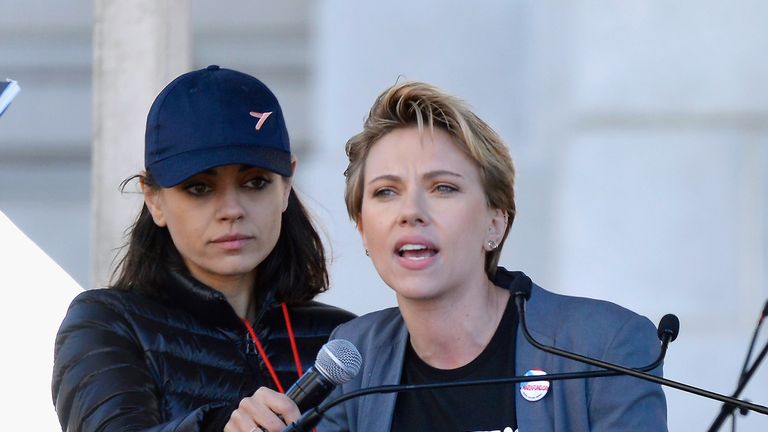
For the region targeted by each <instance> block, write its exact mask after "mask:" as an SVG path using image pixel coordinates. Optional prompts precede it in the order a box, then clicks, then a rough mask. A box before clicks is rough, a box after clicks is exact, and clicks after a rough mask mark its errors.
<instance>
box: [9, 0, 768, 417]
mask: <svg viewBox="0 0 768 432" xmlns="http://www.w3.org/2000/svg"><path fill="white" fill-rule="evenodd" d="M192 5H193V32H194V40H193V47H194V53H193V60H194V63H195V66H205V65H207V64H210V63H218V64H221V65H225V66H230V67H235V68H239V69H243V70H245V71H247V72H250V73H252V74H254V75H256V76H259V77H260V78H262V79H264V81H265V82H267V83H268V84H269V85H270V86H271V87H272V88H273V89H274V90H275V92H276V93H277V94H278V96H279V97H280V99H281V101H282V102H283V104H284V106H285V107H284V108H285V111H286V115H287V116H288V122H289V128H290V129H291V133H292V138H293V140H294V143H295V147H296V149H297V153H298V156H299V159H300V166H299V173H298V175H297V181H298V187H299V189H300V191H301V192H303V193H304V196H305V198H306V200H307V202H308V204H309V205H310V207H311V208H312V209H313V211H314V212H315V214H316V215H317V216H318V217H319V219H320V220H321V222H322V225H323V227H324V228H325V229H326V231H327V232H328V236H329V238H330V241H331V244H332V248H333V249H332V250H333V256H334V264H333V267H332V277H333V288H332V290H331V291H330V292H329V293H327V294H325V295H324V296H323V297H322V299H323V300H324V301H327V302H330V303H334V304H338V305H341V306H344V307H348V308H349V309H351V310H354V311H355V312H358V313H364V312H367V311H369V310H373V309H377V308H381V307H385V306H389V305H392V304H394V299H393V296H392V295H391V292H390V291H389V289H388V288H386V287H385V286H383V284H382V283H381V282H379V280H378V278H377V277H376V274H375V272H374V270H373V267H372V266H371V265H370V263H369V262H368V260H367V258H366V257H365V255H364V253H363V251H362V247H361V245H360V241H359V239H358V237H357V234H356V232H355V230H354V227H353V226H352V225H351V223H350V222H349V221H348V220H347V217H346V214H345V213H344V206H343V202H342V188H343V176H342V172H343V170H344V168H345V166H346V164H345V157H344V154H343V145H344V142H345V141H346V139H347V138H348V137H349V136H350V135H352V134H353V133H355V132H357V131H358V130H359V129H360V127H361V125H362V121H363V118H364V116H365V114H366V112H367V109H368V108H369V107H370V105H371V103H372V102H373V99H374V98H375V96H376V95H377V94H378V93H379V92H380V91H381V90H382V89H384V88H385V87H386V86H389V85H390V84H392V83H394V82H395V81H396V80H398V79H416V80H424V81H429V82H431V83H434V84H436V85H438V86H441V87H443V88H444V89H445V90H447V91H449V92H451V93H454V94H456V95H458V96H461V97H462V98H464V99H465V100H467V101H468V102H469V103H470V104H471V105H472V106H473V107H474V108H475V111H476V112H477V113H478V114H479V115H480V116H481V117H483V118H484V119H486V120H487V121H489V123H491V124H492V125H493V126H494V127H495V128H496V129H497V130H498V131H499V132H500V134H501V135H502V136H503V137H504V138H505V139H506V140H507V141H508V143H509V146H510V149H511V151H512V154H513V157H514V159H515V161H516V164H517V168H518V191H517V192H518V208H519V216H518V218H517V220H516V221H515V224H514V226H513V229H512V234H511V237H510V239H509V241H508V242H507V246H506V248H505V252H504V254H503V258H502V262H503V264H504V265H506V266H507V267H509V268H514V269H521V270H524V271H526V272H527V273H528V274H529V275H531V276H532V277H533V278H534V280H536V281H537V282H539V283H540V284H541V285H543V286H545V287H547V288H549V289H551V290H553V291H558V292H563V293H569V294H578V295H586V296H595V297H600V298H605V299H609V300H612V301H615V302H618V303H621V304H622V305H624V306H627V307H629V308H631V309H633V310H635V311H637V312H639V313H642V314H644V315H646V316H648V317H649V318H651V320H653V321H658V319H659V318H660V317H661V316H662V315H663V314H664V313H667V312H674V313H676V314H678V315H679V316H680V318H681V321H682V330H681V335H680V337H679V338H678V340H677V341H676V342H675V343H673V344H672V346H671V347H670V353H669V356H668V360H667V363H666V375H667V377H669V378H672V379H675V380H679V381H684V382H686V383H690V384H693V385H697V386H702V387H705V388H707V389H710V390H714V391H718V392H722V393H730V392H731V391H732V390H733V389H734V387H735V382H736V377H737V374H738V371H739V369H740V367H741V362H742V361H743V357H744V355H745V353H746V348H747V344H748V342H749V338H750V337H751V332H752V328H753V325H754V322H755V320H756V319H757V316H758V313H759V312H760V310H761V309H762V307H763V304H764V302H765V301H766V299H767V298H768V198H766V196H768V60H766V56H765V52H766V47H767V42H766V41H768V26H766V25H765V23H766V22H768V4H766V3H765V2H762V1H760V0H734V1H730V2H722V1H716V0H699V1H693V0H681V1H677V2H666V1H661V0H649V1H645V2H611V1H607V0H602V1H599V0H592V1H587V0H571V1H559V2H555V1H531V0H527V1H523V0H515V1H508V0H494V1H492V0H487V1H483V2H472V3H469V2H459V1H455V0H450V1H449V0H444V1H435V0H433V1H421V2H412V1H411V2H409V1H404V0H394V1H390V2H387V3H373V2H365V3H364V2H343V1H338V0H326V1H309V0H303V1H296V0H293V1H287V2H279V4H278V3H277V2H248V1H230V2H225V3H222V2H213V1H209V0H193V2H192ZM0 8H1V9H2V10H3V11H4V13H3V14H2V15H0V78H4V76H3V75H7V76H12V77H14V78H16V79H18V80H19V82H20V83H21V85H22V88H23V90H22V93H21V94H20V95H19V97H18V99H17V101H15V102H14V104H13V105H12V106H11V107H10V108H9V110H8V112H7V113H6V114H5V115H4V116H3V117H2V118H0V210H2V211H3V212H5V214H6V215H8V216H9V217H10V218H11V219H12V220H13V221H14V223H15V224H16V225H18V226H19V227H20V228H21V229H22V230H23V231H24V232H25V233H26V234H27V235H29V236H30V237H31V238H32V239H33V240H34V241H35V242H37V243H38V244H39V245H40V246H41V247H42V248H43V250H45V251H46V252H47V253H48V254H49V255H50V256H51V257H53V258H54V259H55V260H56V261H57V262H58V263H59V264H61V265H62V267H64V269H66V270H67V271H68V272H69V273H70V274H72V275H73V277H74V278H75V279H76V280H77V281H78V282H80V284H81V285H83V286H90V285H91V282H90V281H88V280H87V279H88V273H89V271H88V268H87V266H88V253H89V251H88V244H89V243H88V232H89V221H88V217H89V214H90V213H89V198H88V191H89V190H90V185H89V174H88V173H89V170H90V154H89V148H90V130H91V129H90V128H91V124H90V119H91V115H90V109H91V108H90V103H89V102H90V94H89V91H90V90H89V86H90V31H91V25H92V22H91V20H92V3H91V2H90V1H86V0H66V1H63V2H53V3H50V2H45V1H43V0H27V1H25V2H23V3H18V2H13V1H11V0H0ZM126 67H131V65H126ZM137 145H139V146H141V145H142V144H141V143H137ZM116 187H117V185H115V188H116ZM116 246H117V245H116ZM11 260H12V258H10V259H5V260H4V261H3V262H0V272H6V271H7V269H8V268H10V266H16V265H18V263H16V262H13V261H11ZM9 261H10V262H9ZM41 289H43V288H41ZM45 289H48V288H45ZM54 318H56V319H60V318H59V317H51V320H52V321H55V319H54ZM0 320H2V322H0V325H2V326H4V327H7V326H10V325H18V323H16V322H15V321H9V320H8V319H7V318H6V317H4V318H0ZM53 325H55V323H54V324H53ZM761 343H765V337H763V338H762V341H761ZM17 351H19V352H21V348H20V347H17ZM2 364H3V367H4V368H7V367H9V365H10V363H7V362H6V361H4V362H3V363H2ZM766 370H768V366H765V365H764V366H763V368H761V370H760V371H759V372H758V374H757V375H756V376H755V377H754V378H753V382H752V384H751V385H750V386H749V387H748V388H747V390H746V392H745V393H744V395H743V396H744V397H747V398H750V399H752V400H753V401H755V402H758V403H761V404H764V405H765V404H768V386H766V385H765V383H766V379H767V377H768V371H766ZM29 373H32V374H35V375H36V376H39V375H46V374H48V375H49V374H50V371H49V370H35V371H29ZM44 391H46V392H47V391H48V389H47V388H46V389H45V390H44ZM44 396H45V400H46V402H45V403H47V405H44V407H43V408H44V409H47V408H45V407H46V406H47V407H50V396H49V395H47V394H46V395H44ZM667 396H668V399H669V411H670V415H669V420H670V429H671V430H673V431H677V430H686V431H687V430H705V429H706V427H707V426H708V425H709V423H710V422H711V421H712V419H714V417H715V415H716V414H717V411H718V409H719V404H718V403H715V402H710V401H706V400H704V399H701V398H698V397H696V396H692V395H687V394H684V393H682V392H679V391H676V390H668V391H667ZM766 428H768V417H766V416H761V415H759V414H754V413H753V414H750V415H749V416H747V417H746V418H743V419H740V420H739V423H738V430H740V431H764V430H766Z"/></svg>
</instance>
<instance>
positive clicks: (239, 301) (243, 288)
mask: <svg viewBox="0 0 768 432" xmlns="http://www.w3.org/2000/svg"><path fill="white" fill-rule="evenodd" d="M206 279H208V280H201V282H203V283H205V284H206V285H208V286H209V287H211V288H213V289H215V290H216V291H219V292H220V293H222V294H224V297H225V298H226V299H227V302H228V303H229V304H230V306H232V309H234V310H235V313H236V314H237V316H238V317H240V318H247V319H248V320H253V319H254V318H255V315H256V304H255V303H256V298H255V297H256V296H254V295H253V291H254V284H255V281H256V274H255V272H251V273H248V274H245V275H238V276H236V277H221V278H216V279H215V280H213V279H211V278H206Z"/></svg>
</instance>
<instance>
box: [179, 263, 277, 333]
mask: <svg viewBox="0 0 768 432" xmlns="http://www.w3.org/2000/svg"><path fill="white" fill-rule="evenodd" d="M168 274H169V278H168V283H167V286H166V290H167V292H168V298H169V299H170V300H169V303H170V304H171V306H173V307H178V308H181V309H184V310H186V311H187V312H189V313H190V314H192V315H194V316H195V318H197V319H200V320H203V321H205V322H207V323H209V324H211V325H213V326H215V327H224V328H233V329H238V330H239V329H242V328H243V323H242V320H241V319H240V317H238V316H237V313H235V310H234V309H233V308H232V306H231V305H230V304H229V302H228V301H227V299H226V297H225V296H224V294H222V293H221V292H219V291H217V290H215V289H213V288H211V287H209V286H208V285H206V284H204V283H202V282H200V281H199V280H197V279H195V278H194V277H192V276H191V275H189V274H187V273H184V272H180V271H170V272H169V273H168ZM273 303H274V293H273V292H272V290H270V291H269V292H268V293H267V295H266V296H265V298H264V300H263V301H261V302H260V304H261V308H260V310H259V311H258V313H257V314H256V320H255V322H254V324H256V323H258V322H259V321H260V319H261V317H262V316H263V315H264V312H265V311H266V310H267V309H268V308H269V307H271V306H272V305H273Z"/></svg>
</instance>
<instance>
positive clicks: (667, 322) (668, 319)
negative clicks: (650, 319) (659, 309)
mask: <svg viewBox="0 0 768 432" xmlns="http://www.w3.org/2000/svg"><path fill="white" fill-rule="evenodd" d="M665 333H666V334H669V335H670V337H669V341H670V342H672V341H674V340H675V339H677V334H678V333H680V320H679V319H678V318H677V316H676V315H675V314H666V315H664V316H663V317H661V320H660V321H659V329H658V330H657V334H658V335H659V339H661V338H662V337H663V336H664V334H665Z"/></svg>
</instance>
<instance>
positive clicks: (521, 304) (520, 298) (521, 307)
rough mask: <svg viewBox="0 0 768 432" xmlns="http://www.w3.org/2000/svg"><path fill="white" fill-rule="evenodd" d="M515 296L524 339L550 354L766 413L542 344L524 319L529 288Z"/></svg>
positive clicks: (750, 405) (766, 411)
mask: <svg viewBox="0 0 768 432" xmlns="http://www.w3.org/2000/svg"><path fill="white" fill-rule="evenodd" d="M514 296H515V305H516V306H517V313H518V319H519V322H520V327H521V328H522V330H523V335H524V336H525V339H526V340H527V341H528V343H530V344H531V345H533V346H534V347H536V348H538V349H540V350H542V351H545V352H548V353H550V354H554V355H557V356H560V357H565V358H568V359H571V360H575V361H578V362H581V363H586V364H589V365H592V366H597V367H599V368H601V369H607V370H611V371H615V372H617V373H619V374H624V375H629V376H633V377H635V378H639V379H642V380H646V381H651V382H654V383H656V384H660V385H664V386H667V387H672V388H675V389H678V390H682V391H685V392H688V393H693V394H695V395H698V396H702V397H706V398H709V399H714V400H717V401H720V402H724V403H726V404H728V405H733V406H736V407H738V408H741V409H746V410H750V411H755V412H759V413H761V414H768V407H766V406H763V405H757V404H753V403H750V402H746V401H743V400H740V399H736V398H734V397H729V396H725V395H722V394H720V393H715V392H711V391H709V390H704V389H700V388H698V387H693V386H691V385H688V384H684V383H681V382H678V381H673V380H670V379H666V378H662V377H658V376H656V375H652V374H649V373H646V372H643V371H640V370H638V369H632V368H628V367H624V366H620V365H617V364H613V363H609V362H606V361H602V360H598V359H593V358H589V357H585V356H582V355H579V354H576V353H572V352H569V351H565V350H561V349H559V348H555V347H552V346H549V345H544V344H542V343H540V342H538V341H537V340H536V339H534V337H533V336H532V335H531V333H530V332H529V331H528V324H527V323H526V321H525V302H526V300H528V298H529V297H530V290H527V291H526V290H525V289H519V290H516V291H515V292H514Z"/></svg>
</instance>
